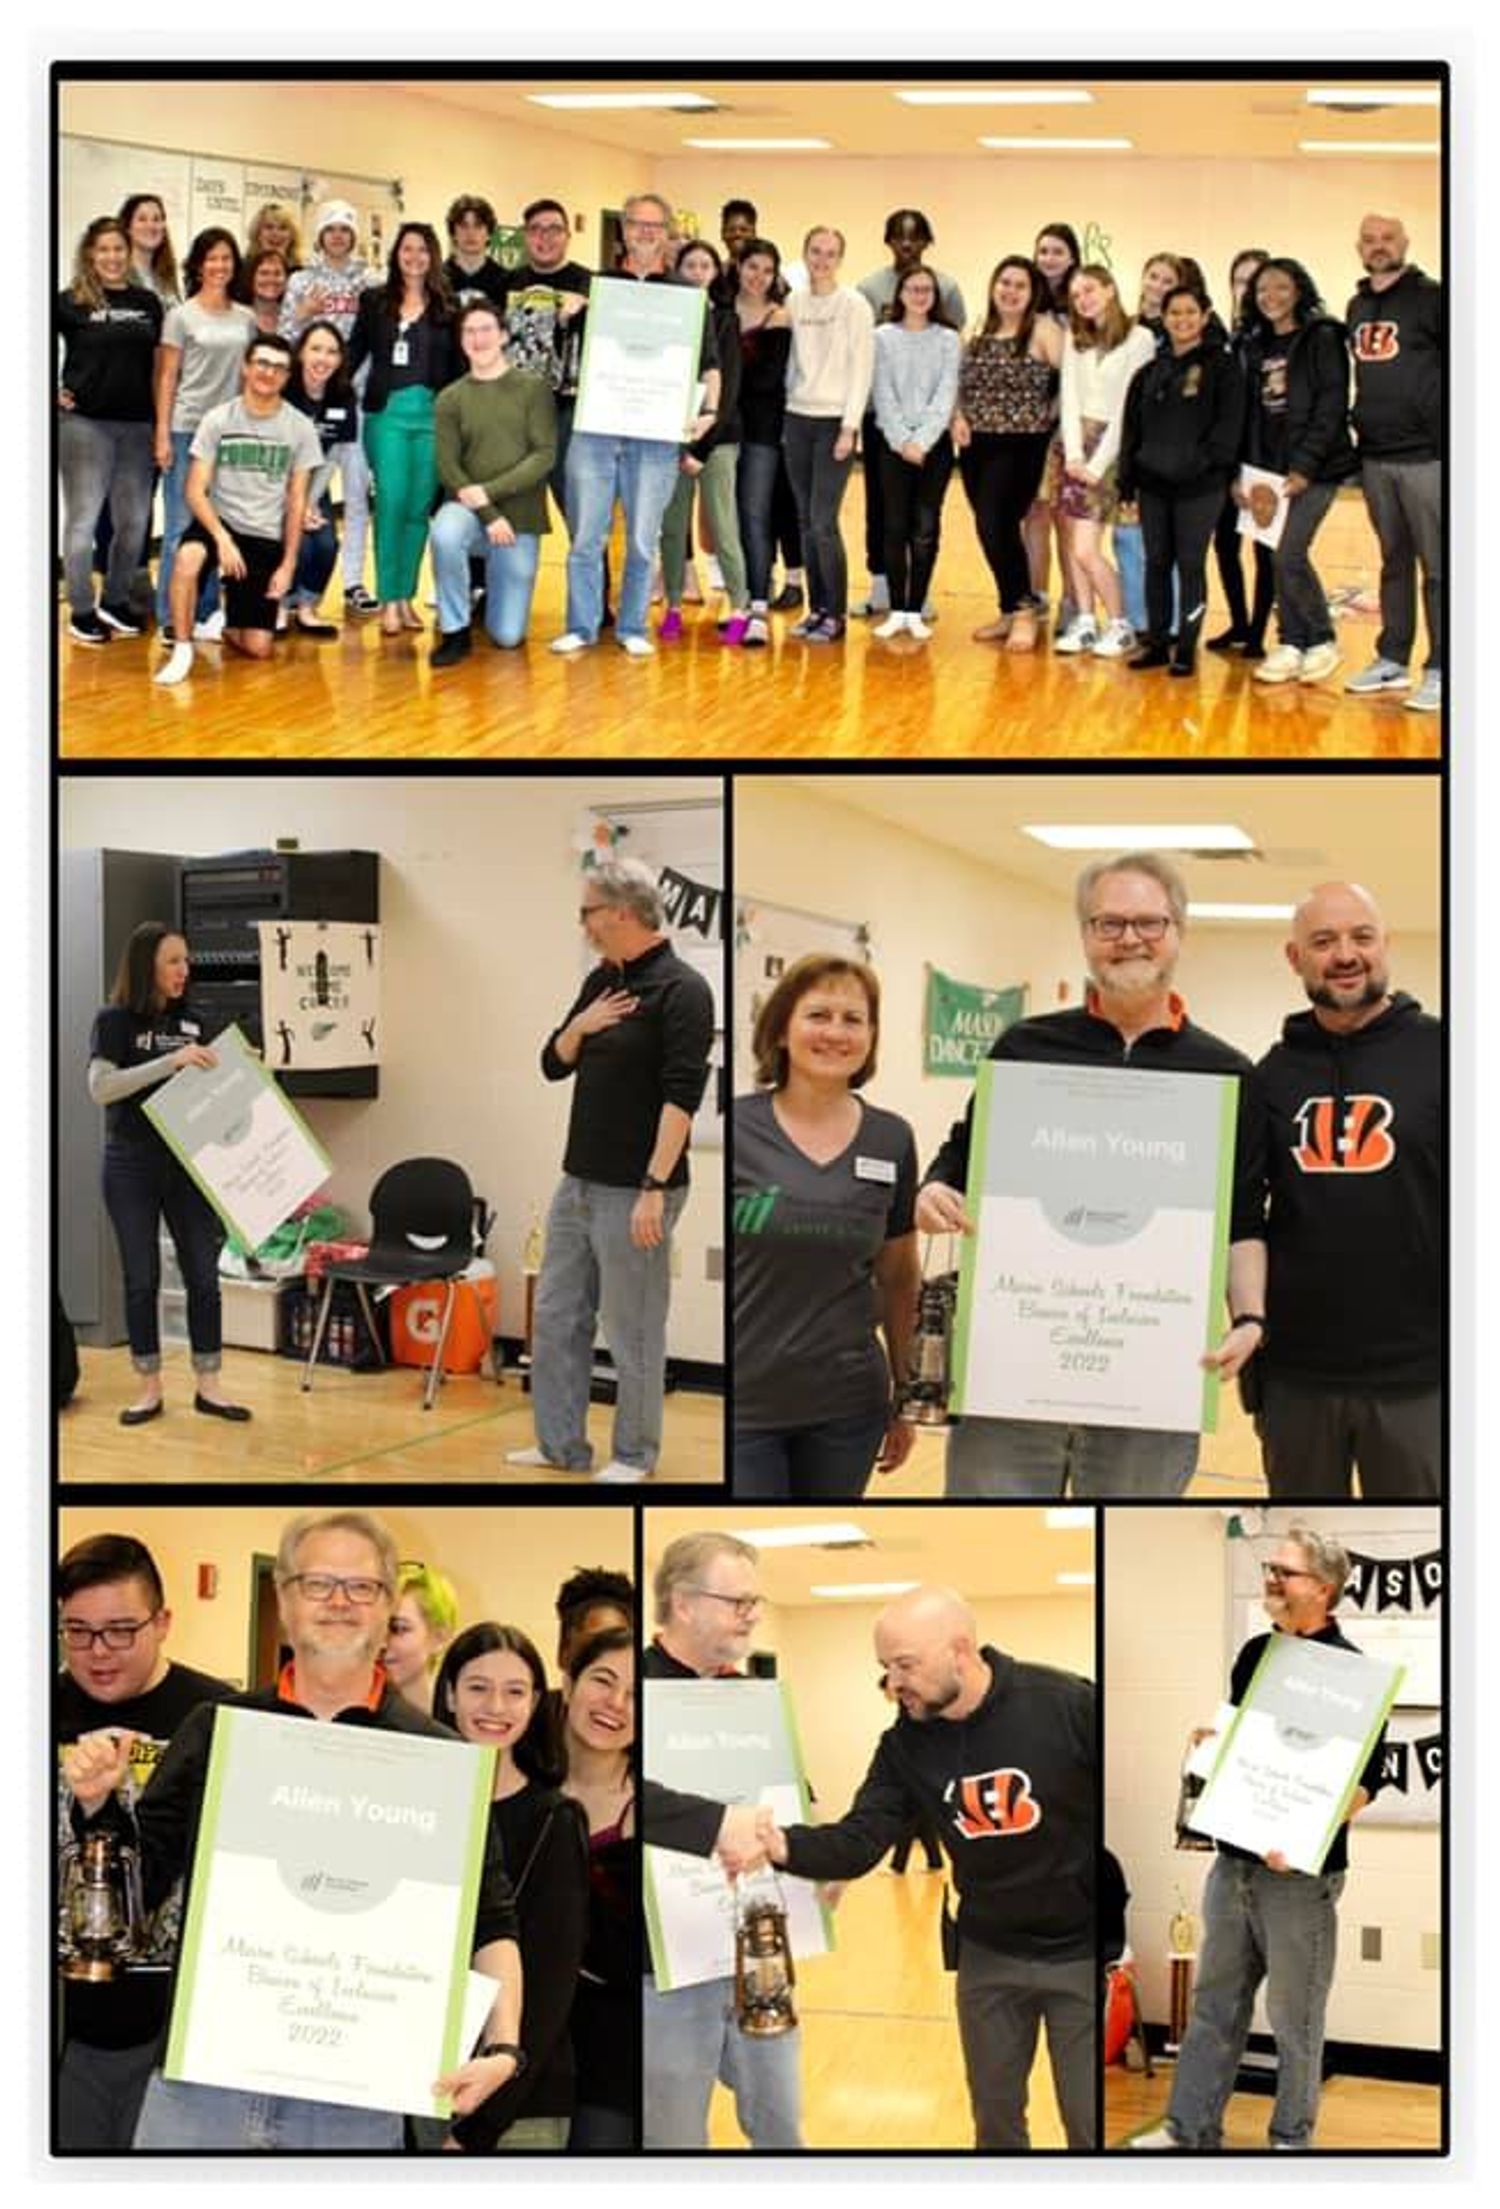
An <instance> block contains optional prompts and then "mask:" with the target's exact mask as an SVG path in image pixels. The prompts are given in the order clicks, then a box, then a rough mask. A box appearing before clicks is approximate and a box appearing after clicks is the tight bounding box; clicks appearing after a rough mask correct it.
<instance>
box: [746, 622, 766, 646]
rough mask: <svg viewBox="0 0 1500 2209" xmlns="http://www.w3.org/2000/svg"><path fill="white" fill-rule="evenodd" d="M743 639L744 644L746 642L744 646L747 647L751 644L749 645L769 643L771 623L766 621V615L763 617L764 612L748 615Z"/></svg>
mask: <svg viewBox="0 0 1500 2209" xmlns="http://www.w3.org/2000/svg"><path fill="white" fill-rule="evenodd" d="M744 641H745V644H746V647H747V648H748V647H749V646H751V645H761V644H769V643H770V641H771V625H770V623H769V622H768V621H767V620H766V617H765V615H764V614H752V615H751V616H750V619H749V620H748V621H747V622H746V624H745V640H744Z"/></svg>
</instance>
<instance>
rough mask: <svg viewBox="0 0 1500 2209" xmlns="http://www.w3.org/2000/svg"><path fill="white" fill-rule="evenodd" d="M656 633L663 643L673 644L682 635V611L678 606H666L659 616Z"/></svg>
mask: <svg viewBox="0 0 1500 2209" xmlns="http://www.w3.org/2000/svg"><path fill="white" fill-rule="evenodd" d="M656 633H657V635H658V636H659V637H660V638H661V641H662V643H663V644H675V643H676V642H677V639H678V638H679V637H680V636H681V635H682V612H681V609H680V608H679V607H676V606H669V607H668V608H667V610H666V612H665V613H664V614H663V615H662V617H661V622H660V625H659V627H658V628H657V632H656Z"/></svg>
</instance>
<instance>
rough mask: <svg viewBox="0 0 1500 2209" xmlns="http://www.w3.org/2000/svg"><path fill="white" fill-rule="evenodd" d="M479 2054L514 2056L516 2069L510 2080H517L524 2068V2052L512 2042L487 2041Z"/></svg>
mask: <svg viewBox="0 0 1500 2209" xmlns="http://www.w3.org/2000/svg"><path fill="white" fill-rule="evenodd" d="M479 2053H480V2055H481V2056H514V2057H515V2059H516V2067H515V2070H514V2071H513V2072H512V2073H511V2076H512V2078H517V2079H518V2078H519V2077H520V2076H521V2073H522V2072H523V2071H524V2070H525V2068H526V2050H525V2049H524V2048H522V2047H520V2046H518V2044H517V2043H516V2042H515V2041H514V2040H487V2041H486V2042H485V2044H484V2046H483V2047H482V2048H481V2049H480V2051H479Z"/></svg>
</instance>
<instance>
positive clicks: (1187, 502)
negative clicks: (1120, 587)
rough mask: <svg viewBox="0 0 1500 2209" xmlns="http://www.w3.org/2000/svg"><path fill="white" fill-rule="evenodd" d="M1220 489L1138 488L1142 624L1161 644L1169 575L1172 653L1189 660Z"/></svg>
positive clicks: (1167, 620)
mask: <svg viewBox="0 0 1500 2209" xmlns="http://www.w3.org/2000/svg"><path fill="white" fill-rule="evenodd" d="M1220 502H1221V493H1220V492H1219V491H1218V490H1217V489H1214V490H1212V491H1198V492H1194V493H1193V494H1191V495H1190V496H1189V497H1186V498H1170V499H1169V498H1163V497H1162V496H1161V495H1160V493H1159V492H1156V491H1145V490H1143V491H1142V492H1141V501H1140V504H1141V536H1142V538H1143V539H1144V540H1145V546H1146V628H1147V632H1148V634H1149V635H1150V638H1151V641H1152V643H1153V644H1165V643H1166V641H1167V638H1168V636H1169V635H1170V633H1171V628H1172V576H1173V572H1174V570H1175V572H1176V575H1177V587H1178V591H1179V593H1180V597H1179V601H1178V615H1177V657H1178V658H1179V659H1180V660H1190V659H1191V658H1192V656H1193V653H1194V652H1195V650H1196V649H1197V644H1198V632H1199V630H1200V629H1201V628H1202V626H1203V605H1204V600H1205V599H1206V597H1207V595H1208V543H1209V539H1210V538H1211V537H1212V535H1213V533H1214V521H1215V517H1216V516H1217V514H1218V512H1219V506H1220Z"/></svg>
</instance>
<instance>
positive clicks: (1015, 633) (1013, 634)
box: [1005, 606, 1037, 652]
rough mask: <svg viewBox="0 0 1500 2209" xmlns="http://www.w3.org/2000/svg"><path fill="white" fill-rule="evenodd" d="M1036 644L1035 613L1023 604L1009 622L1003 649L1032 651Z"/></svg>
mask: <svg viewBox="0 0 1500 2209" xmlns="http://www.w3.org/2000/svg"><path fill="white" fill-rule="evenodd" d="M1036 646H1037V629H1036V615H1035V614H1034V613H1033V612H1032V611H1031V608H1030V607H1029V606H1023V607H1022V608H1021V609H1020V611H1019V612H1018V613H1017V614H1016V615H1015V617H1014V619H1013V620H1012V622H1011V625H1010V635H1009V636H1008V637H1007V638H1006V640H1005V649H1006V651H1007V652H1034V651H1035V650H1036Z"/></svg>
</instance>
